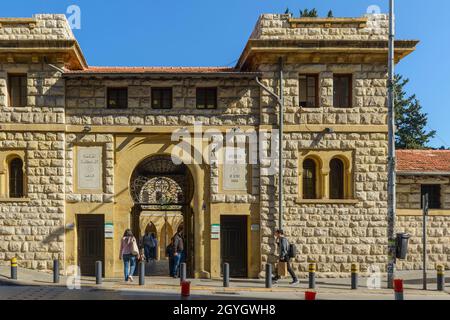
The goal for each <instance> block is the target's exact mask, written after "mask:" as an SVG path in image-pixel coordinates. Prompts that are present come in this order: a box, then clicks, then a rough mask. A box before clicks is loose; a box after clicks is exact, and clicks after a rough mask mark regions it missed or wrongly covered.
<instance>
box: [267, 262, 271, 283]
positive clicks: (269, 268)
mask: <svg viewBox="0 0 450 320" xmlns="http://www.w3.org/2000/svg"><path fill="white" fill-rule="evenodd" d="M266 288H272V265H271V264H270V263H267V264H266Z"/></svg>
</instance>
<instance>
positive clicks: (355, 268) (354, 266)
mask: <svg viewBox="0 0 450 320" xmlns="http://www.w3.org/2000/svg"><path fill="white" fill-rule="evenodd" d="M358 271H359V270H358V265H357V264H356V263H353V264H352V290H356V289H358Z"/></svg>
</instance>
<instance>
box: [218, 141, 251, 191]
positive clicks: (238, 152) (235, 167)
mask: <svg viewBox="0 0 450 320" xmlns="http://www.w3.org/2000/svg"><path fill="white" fill-rule="evenodd" d="M224 150H225V151H224V163H223V185H222V187H223V190H226V191H247V164H246V162H247V161H246V160H247V156H246V153H245V149H244V148H230V147H227V148H225V149H224Z"/></svg>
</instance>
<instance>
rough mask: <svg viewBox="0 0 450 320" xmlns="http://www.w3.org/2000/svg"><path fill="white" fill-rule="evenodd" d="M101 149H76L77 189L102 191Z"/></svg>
mask: <svg viewBox="0 0 450 320" xmlns="http://www.w3.org/2000/svg"><path fill="white" fill-rule="evenodd" d="M102 154H103V148H102V147H77V168H76V172H77V187H78V189H81V190H100V189H102V180H103V178H102V177H103V167H102Z"/></svg>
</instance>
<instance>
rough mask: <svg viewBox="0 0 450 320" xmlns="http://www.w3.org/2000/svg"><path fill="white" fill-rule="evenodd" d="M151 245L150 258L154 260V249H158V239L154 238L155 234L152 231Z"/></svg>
mask: <svg viewBox="0 0 450 320" xmlns="http://www.w3.org/2000/svg"><path fill="white" fill-rule="evenodd" d="M151 237H152V242H153V247H152V249H151V251H150V259H153V260H156V256H157V254H156V251H157V250H158V239H156V236H155V234H154V233H152V234H151Z"/></svg>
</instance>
